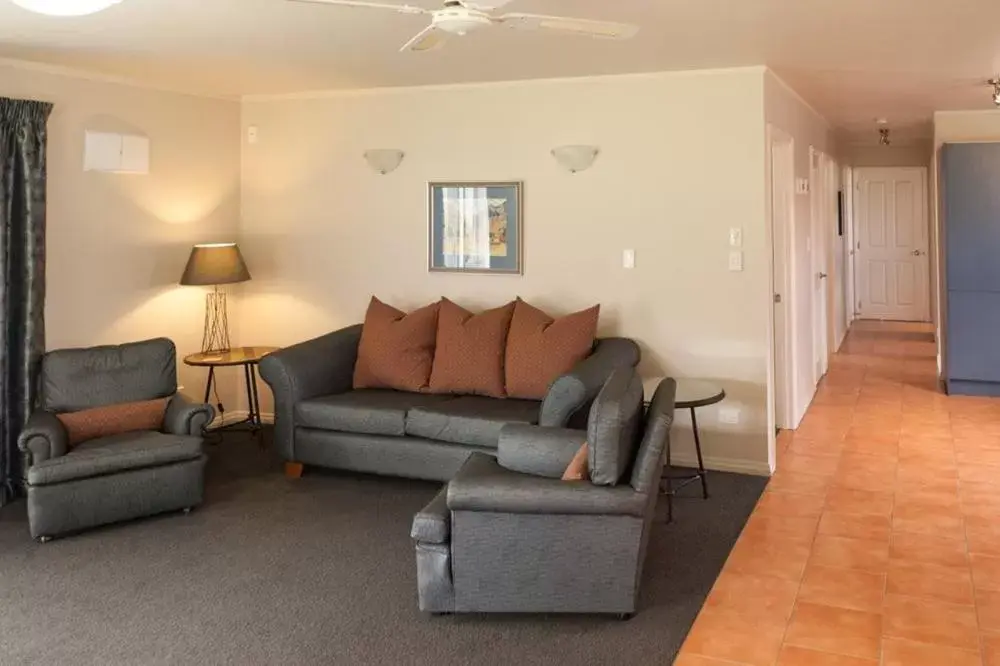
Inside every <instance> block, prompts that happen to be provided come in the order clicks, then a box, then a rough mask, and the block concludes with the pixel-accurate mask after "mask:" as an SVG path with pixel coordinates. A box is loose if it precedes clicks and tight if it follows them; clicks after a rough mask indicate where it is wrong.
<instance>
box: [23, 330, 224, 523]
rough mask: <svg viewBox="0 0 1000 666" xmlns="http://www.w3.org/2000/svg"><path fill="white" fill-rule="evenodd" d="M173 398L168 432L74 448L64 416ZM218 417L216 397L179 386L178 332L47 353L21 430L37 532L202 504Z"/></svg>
mask: <svg viewBox="0 0 1000 666" xmlns="http://www.w3.org/2000/svg"><path fill="white" fill-rule="evenodd" d="M170 396H172V397H170ZM166 397H170V402H169V403H168V405H167V411H166V415H165V417H164V423H163V428H162V431H161V432H152V431H150V432H130V433H125V434H121V435H114V436H110V437H101V438H98V439H92V440H90V441H87V442H82V443H80V444H79V445H77V446H76V447H74V448H72V449H70V447H69V441H68V435H67V433H66V429H65V427H64V426H63V424H62V422H61V421H60V420H59V419H58V418H57V416H56V415H57V414H62V413H68V412H77V411H82V410H85V409H91V408H94V407H101V406H106V405H114V404H119V403H125V402H133V401H140V400H153V399H157V398H166ZM214 416H215V410H214V409H213V408H212V407H211V406H210V405H203V404H194V403H192V402H189V401H188V400H187V399H186V398H184V396H182V395H180V394H178V393H177V355H176V350H175V349H174V343H173V342H171V341H170V340H167V339H162V338H161V339H157V340H149V341H146V342H136V343H132V344H126V345H121V346H114V347H94V348H91V349H66V350H60V351H53V352H49V353H47V354H46V355H45V356H44V358H43V359H42V368H41V400H40V404H39V406H38V410H37V411H36V412H35V413H34V414H32V415H31V417H30V418H29V419H28V423H27V424H26V425H25V428H24V430H23V431H22V432H21V433H20V437H19V438H18V444H19V446H20V448H21V451H22V452H23V453H24V456H25V470H26V472H25V477H26V478H25V483H26V486H27V491H28V522H29V526H30V529H31V535H32V536H33V537H35V538H36V539H39V540H41V541H47V540H49V539H50V538H52V537H55V536H59V535H62V534H66V533H69V532H74V531H78V530H81V529H85V528H89V527H96V526H98V525H104V524H107V523H114V522H119V521H123V520H129V519H132V518H138V517H142V516H150V515H153V514H157V513H163V512H166V511H176V510H180V509H184V510H190V509H191V508H192V507H194V506H197V505H199V504H201V501H202V494H203V488H204V468H205V461H206V457H205V454H204V452H203V443H202V433H203V432H204V429H205V427H206V426H207V425H208V424H209V422H211V420H212V419H213V418H214Z"/></svg>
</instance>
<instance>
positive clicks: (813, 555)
mask: <svg viewBox="0 0 1000 666" xmlns="http://www.w3.org/2000/svg"><path fill="white" fill-rule="evenodd" d="M935 353H936V352H935V346H934V341H933V337H932V333H931V328H930V327H929V326H925V325H916V324H892V323H880V322H858V323H856V324H855V325H854V327H853V328H852V330H851V332H850V334H849V336H848V338H847V341H846V342H845V344H844V347H843V349H842V351H841V352H840V353H839V354H837V355H836V356H835V357H834V358H833V359H832V361H831V367H830V372H829V374H828V375H827V377H826V378H825V379H824V380H823V382H822V384H821V385H820V388H819V390H818V392H817V394H816V398H815V400H814V401H813V403H812V405H811V406H810V408H809V411H808V413H807V414H806V417H805V419H804V420H803V421H802V425H801V427H800V428H799V429H798V430H797V431H795V432H785V433H782V436H781V437H779V441H778V471H777V472H776V474H775V475H774V477H773V478H772V480H771V482H770V484H769V485H768V487H767V490H766V492H765V493H764V495H763V496H762V497H761V499H760V502H759V503H758V504H757V508H756V509H755V511H754V513H753V515H752V516H751V518H750V521H749V522H748V523H747V526H746V528H745V529H744V531H743V534H742V535H741V536H740V539H739V541H738V542H737V544H736V547H735V548H734V549H733V552H732V554H731V555H730V557H729V560H728V562H727V563H726V566H725V569H724V570H723V573H722V575H721V576H719V579H718V581H717V582H716V584H715V587H714V589H713V590H712V593H711V595H710V596H709V598H708V601H707V602H706V603H705V607H704V608H703V609H702V611H701V615H700V616H699V617H698V620H697V622H696V623H695V625H694V627H693V628H692V630H691V633H690V635H689V636H688V639H687V641H686V642H685V644H684V647H683V648H682V650H681V654H680V656H679V657H678V659H677V661H676V662H675V664H676V666H727V665H728V666H738V665H743V666H925V665H926V666H1000V400H997V399H985V398H963V397H947V396H945V395H943V394H941V393H940V391H939V390H938V388H937V379H936V375H937V367H936V360H935Z"/></svg>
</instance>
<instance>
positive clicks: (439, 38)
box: [399, 25, 448, 52]
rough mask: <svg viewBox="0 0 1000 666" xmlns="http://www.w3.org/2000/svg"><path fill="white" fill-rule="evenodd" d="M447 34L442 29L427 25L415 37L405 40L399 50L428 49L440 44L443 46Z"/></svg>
mask: <svg viewBox="0 0 1000 666" xmlns="http://www.w3.org/2000/svg"><path fill="white" fill-rule="evenodd" d="M447 39H448V35H447V34H446V33H445V31H444V30H438V29H437V28H436V27H435V26H433V25H429V26H427V27H426V28H424V29H423V30H421V31H420V32H419V33H418V34H417V36H416V37H414V38H413V39H411V40H410V41H408V42H406V44H404V45H403V48H401V49H399V50H400V51H418V52H420V51H430V50H433V49H436V48H438V47H440V46H444V43H445V42H446V41H447Z"/></svg>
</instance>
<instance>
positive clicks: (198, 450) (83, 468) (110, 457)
mask: <svg viewBox="0 0 1000 666" xmlns="http://www.w3.org/2000/svg"><path fill="white" fill-rule="evenodd" d="M201 455H202V440H201V437H188V436H185V435H165V434H163V433H159V432H149V431H146V432H133V433H125V434H121V435H112V436H110V437H101V438H98V439H91V440H89V441H87V442H84V443H83V444H81V445H80V446H78V447H76V448H75V449H73V450H72V451H70V452H69V453H67V454H66V455H64V456H59V457H58V458H50V459H49V460H46V461H45V462H41V463H39V464H37V465H32V466H31V467H29V468H28V483H29V484H30V485H32V486H47V485H52V484H54V483H63V482H66V481H75V480H77V479H88V478H91V477H95V476H105V475H107V474H115V473H117V472H126V471H129V470H134V469H142V468H146V467H159V466H162V465H169V464H171V463H177V462H183V461H186V460H195V459H197V458H200V457H201Z"/></svg>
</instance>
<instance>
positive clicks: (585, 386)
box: [538, 338, 641, 428]
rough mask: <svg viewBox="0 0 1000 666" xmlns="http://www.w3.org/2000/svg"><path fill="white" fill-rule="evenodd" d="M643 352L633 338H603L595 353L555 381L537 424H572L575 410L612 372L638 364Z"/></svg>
mask: <svg viewBox="0 0 1000 666" xmlns="http://www.w3.org/2000/svg"><path fill="white" fill-rule="evenodd" d="M640 356H641V352H640V351H639V345H637V344H636V343H635V341H633V340H629V339H628V338H605V339H603V340H600V341H599V342H598V343H597V348H596V349H595V350H594V353H593V354H591V355H590V356H588V357H587V358H585V359H584V360H582V361H580V362H579V363H578V364H577V365H576V367H575V368H573V369H572V370H571V371H570V372H568V373H566V374H565V375H563V376H562V377H559V378H558V379H556V380H555V381H554V382H552V386H550V387H549V391H548V393H547V394H546V395H545V400H543V401H542V409H541V412H540V414H539V419H538V425H541V426H554V427H558V428H563V427H566V426H567V425H569V422H570V419H571V418H572V417H573V415H574V414H576V413H577V412H579V411H580V410H582V409H584V408H585V407H587V406H588V405H589V404H590V403H591V402H593V400H594V398H596V397H597V394H598V393H599V392H600V390H601V387H602V386H604V382H606V381H607V380H608V377H610V376H611V373H612V372H614V371H615V370H616V369H618V368H621V367H635V366H636V365H638V364H639V358H640Z"/></svg>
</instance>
